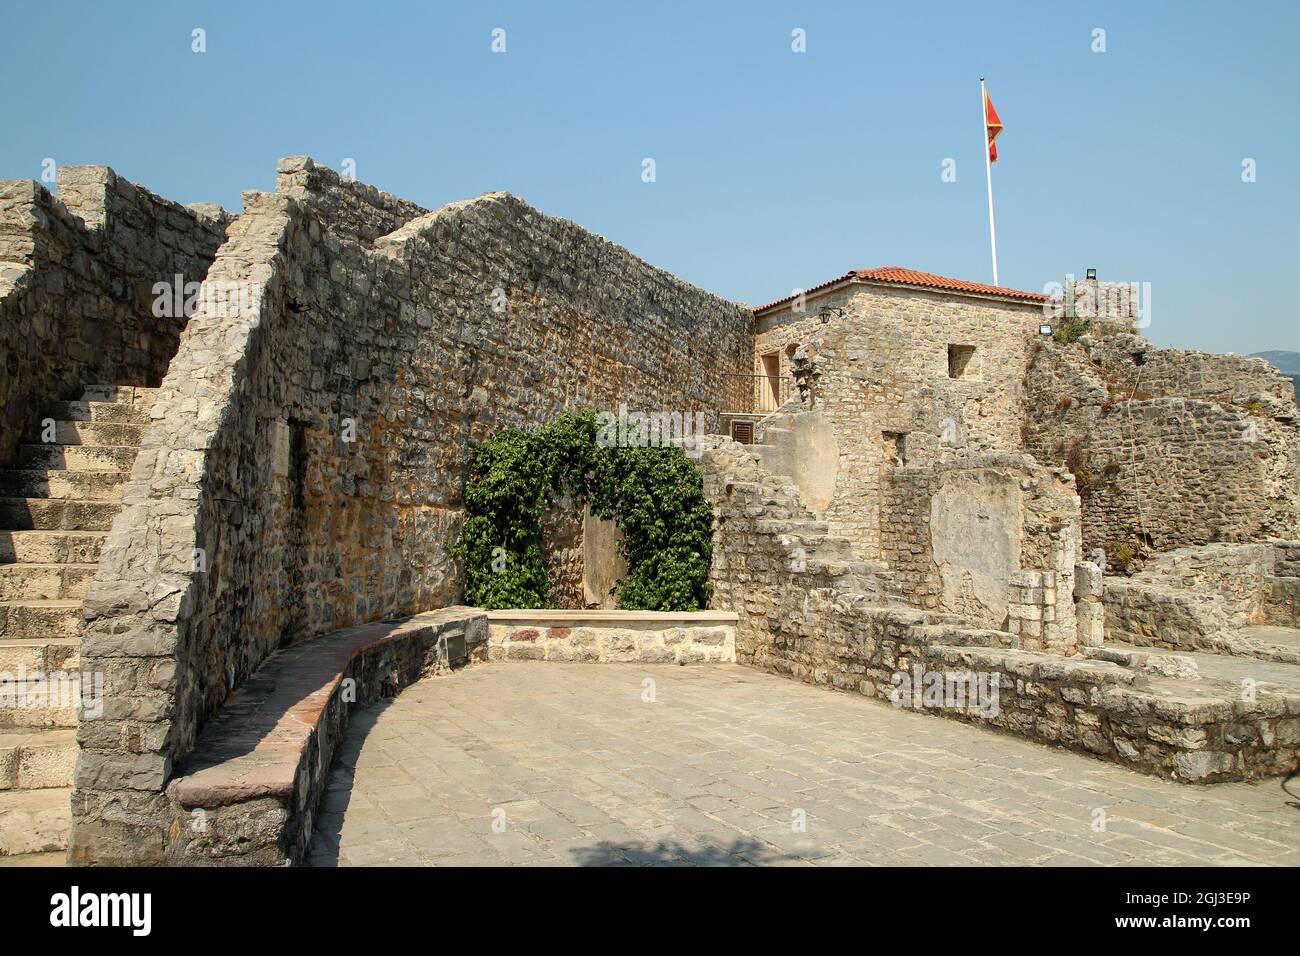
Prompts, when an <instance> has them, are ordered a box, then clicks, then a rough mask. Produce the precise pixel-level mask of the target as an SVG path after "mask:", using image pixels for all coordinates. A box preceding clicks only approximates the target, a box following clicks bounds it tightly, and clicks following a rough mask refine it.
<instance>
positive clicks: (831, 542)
mask: <svg viewBox="0 0 1300 956" xmlns="http://www.w3.org/2000/svg"><path fill="white" fill-rule="evenodd" d="M705 447H706V451H705V452H704V455H703V458H702V460H701V465H702V466H703V470H704V473H705V484H706V492H707V493H708V494H709V496H710V497H711V499H712V500H713V501H714V502H715V505H716V504H717V503H719V502H724V501H725V502H726V506H725V508H724V509H722V510H723V513H724V514H728V513H729V514H731V515H736V514H737V512H739V516H743V518H744V520H745V522H746V524H747V525H748V526H749V528H750V529H752V532H753V533H754V535H756V536H762V537H763V538H766V539H768V540H769V541H771V542H772V543H774V544H775V545H776V546H777V550H779V551H780V553H781V554H782V557H783V560H784V563H785V570H786V571H788V572H789V573H791V574H793V575H796V576H799V577H802V576H807V577H806V578H805V580H807V582H808V583H807V585H806V586H808V587H832V588H835V589H836V590H838V591H843V592H852V593H858V594H864V595H866V596H867V598H868V599H869V600H870V601H871V602H873V603H881V604H898V603H903V602H902V601H901V598H900V596H899V594H898V592H897V590H896V588H895V586H894V583H893V579H892V574H891V573H890V571H889V570H888V569H887V568H886V567H885V566H884V565H883V564H881V563H879V562H875V561H864V560H862V559H860V558H858V557H857V556H856V554H855V552H854V549H853V545H852V543H851V542H850V541H849V540H848V539H847V538H844V537H841V536H839V535H836V534H835V533H833V532H832V530H831V528H830V526H829V525H828V524H827V523H826V522H824V521H818V520H817V519H816V517H814V515H813V513H812V512H811V511H810V510H809V509H808V507H807V505H805V504H804V502H803V499H802V498H801V497H800V495H799V489H798V487H797V486H796V485H795V484H794V482H793V480H792V479H791V478H789V477H788V476H784V475H774V474H772V473H771V472H769V471H768V470H767V469H766V468H765V467H764V465H763V462H762V459H761V455H762V449H761V448H759V447H758V446H755V445H742V444H740V443H739V442H736V441H733V440H732V439H731V438H729V437H725V436H721V435H710V436H707V439H706V446H705ZM756 448H757V451H756V450H755V449H756ZM716 560H718V556H717V553H716V552H715V561H716Z"/></svg>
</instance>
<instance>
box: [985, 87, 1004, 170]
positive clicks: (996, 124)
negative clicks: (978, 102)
mask: <svg viewBox="0 0 1300 956" xmlns="http://www.w3.org/2000/svg"><path fill="white" fill-rule="evenodd" d="M984 131H985V132H986V133H988V137H989V162H990V163H996V162H997V161H998V147H997V144H996V143H994V142H993V141H994V140H995V139H997V138H998V134H999V133H1001V132H1002V120H1001V119H1000V118H999V117H998V111H997V110H995V109H994V108H993V101H992V100H991V99H989V94H988V90H985V91H984Z"/></svg>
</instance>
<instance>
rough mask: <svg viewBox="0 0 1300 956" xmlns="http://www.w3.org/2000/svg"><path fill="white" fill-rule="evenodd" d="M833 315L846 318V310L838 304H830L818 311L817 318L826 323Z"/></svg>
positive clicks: (823, 323)
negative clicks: (833, 305) (835, 305)
mask: <svg viewBox="0 0 1300 956" xmlns="http://www.w3.org/2000/svg"><path fill="white" fill-rule="evenodd" d="M832 315H833V316H835V317H836V318H840V319H842V318H844V310H843V309H841V308H839V307H838V306H837V307H835V308H831V307H830V306H829V305H828V306H826V307H825V308H824V309H822V310H821V311H820V312H818V313H817V318H819V319H821V320H822V325H825V324H826V323H827V322H829V321H830V320H831V316H832Z"/></svg>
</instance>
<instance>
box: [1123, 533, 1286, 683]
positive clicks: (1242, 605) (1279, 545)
mask: <svg viewBox="0 0 1300 956" xmlns="http://www.w3.org/2000/svg"><path fill="white" fill-rule="evenodd" d="M1297 554H1300V542H1294V541H1270V542H1262V543H1259V544H1211V545H1204V546H1200V547H1191V548H1179V549H1177V550H1175V551H1170V552H1167V553H1165V554H1160V555H1157V556H1156V557H1155V558H1154V559H1152V560H1151V561H1150V562H1148V563H1147V565H1146V566H1145V567H1144V568H1143V569H1142V571H1141V572H1140V573H1138V574H1135V575H1133V576H1132V577H1111V578H1108V579H1107V580H1106V589H1105V612H1106V632H1107V636H1108V637H1109V638H1110V639H1111V640H1113V641H1127V642H1129V643H1131V644H1136V645H1140V646H1157V647H1166V648H1173V649H1177V650H1201V651H1212V652H1215V653H1225V654H1244V655H1248V656H1255V657H1263V658H1266V659H1269V660H1292V659H1295V660H1300V655H1298V654H1297V653H1296V652H1295V650H1294V649H1291V650H1290V651H1289V652H1288V651H1287V650H1286V649H1284V648H1278V647H1273V646H1271V645H1270V644H1269V643H1268V642H1267V641H1260V640H1255V639H1251V638H1249V637H1245V636H1243V635H1241V634H1240V633H1239V632H1240V631H1241V629H1242V628H1246V627H1249V626H1251V625H1257V624H1275V625H1281V626H1285V627H1295V626H1298V625H1300V615H1298V614H1297V604H1296V596H1297V593H1300V587H1298V585H1300V576H1297V574H1296V571H1297V568H1296V566H1295V563H1294V562H1295V557H1296V555H1297Z"/></svg>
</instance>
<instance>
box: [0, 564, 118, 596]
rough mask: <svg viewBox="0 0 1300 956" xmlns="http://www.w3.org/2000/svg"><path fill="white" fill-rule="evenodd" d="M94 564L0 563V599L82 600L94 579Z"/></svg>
mask: <svg viewBox="0 0 1300 956" xmlns="http://www.w3.org/2000/svg"><path fill="white" fill-rule="evenodd" d="M96 568H98V565H96V564H72V563H68V562H65V563H63V564H29V563H25V562H24V563H21V564H0V601H57V600H71V599H73V598H77V599H81V598H84V597H85V596H86V592H87V591H89V590H90V582H91V581H93V580H95V570H96Z"/></svg>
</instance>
